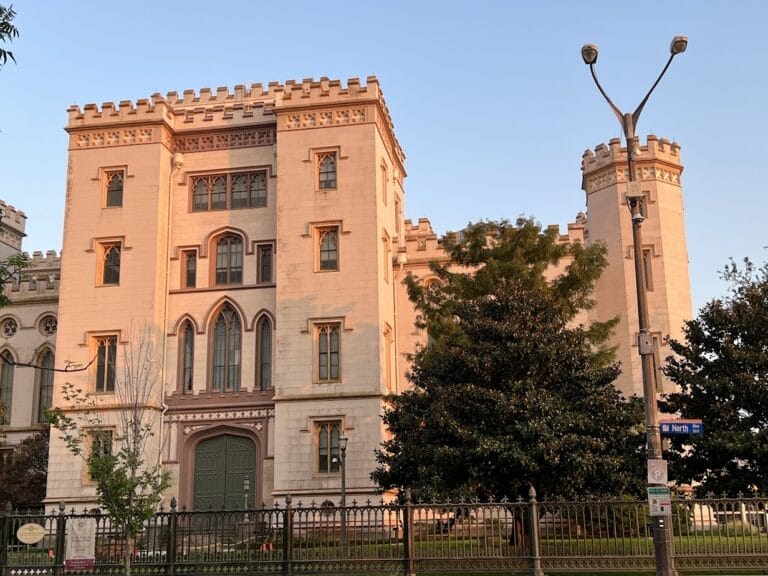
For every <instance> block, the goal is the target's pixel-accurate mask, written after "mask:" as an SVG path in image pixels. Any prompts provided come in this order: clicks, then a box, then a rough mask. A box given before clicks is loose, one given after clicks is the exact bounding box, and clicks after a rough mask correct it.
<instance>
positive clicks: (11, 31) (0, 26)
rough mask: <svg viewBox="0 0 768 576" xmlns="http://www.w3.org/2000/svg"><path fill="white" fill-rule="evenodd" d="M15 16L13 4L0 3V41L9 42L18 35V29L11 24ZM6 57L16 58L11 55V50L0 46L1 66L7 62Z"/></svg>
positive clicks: (14, 59)
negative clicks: (4, 4)
mask: <svg viewBox="0 0 768 576" xmlns="http://www.w3.org/2000/svg"><path fill="white" fill-rule="evenodd" d="M15 17H16V12H14V10H13V6H7V7H6V6H3V5H2V4H0V42H2V43H3V44H5V43H6V42H10V41H11V40H13V39H14V38H18V37H19V30H18V28H16V26H14V25H13V19H14V18H15ZM8 58H10V59H11V60H13V61H14V62H16V58H14V57H13V52H11V51H10V50H6V49H5V48H0V66H3V65H4V64H5V63H6V62H8Z"/></svg>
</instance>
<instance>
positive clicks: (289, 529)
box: [283, 494, 293, 574]
mask: <svg viewBox="0 0 768 576" xmlns="http://www.w3.org/2000/svg"><path fill="white" fill-rule="evenodd" d="M283 514H284V515H283V574H291V572H292V569H293V567H292V566H291V556H292V555H293V509H292V508H291V495H290V494H288V495H286V497H285V512H284V513H283Z"/></svg>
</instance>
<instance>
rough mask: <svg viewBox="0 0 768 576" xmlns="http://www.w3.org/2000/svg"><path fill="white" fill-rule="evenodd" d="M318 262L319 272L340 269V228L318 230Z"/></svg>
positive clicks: (330, 227)
mask: <svg viewBox="0 0 768 576" xmlns="http://www.w3.org/2000/svg"><path fill="white" fill-rule="evenodd" d="M317 249H318V253H317V262H318V264H319V266H318V269H319V270H338V269H339V227H338V226H329V227H325V228H318V229H317Z"/></svg>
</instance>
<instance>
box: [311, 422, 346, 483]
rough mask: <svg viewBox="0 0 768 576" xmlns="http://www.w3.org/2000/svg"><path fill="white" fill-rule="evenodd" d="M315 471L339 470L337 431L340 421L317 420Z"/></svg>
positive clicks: (334, 471)
mask: <svg viewBox="0 0 768 576" xmlns="http://www.w3.org/2000/svg"><path fill="white" fill-rule="evenodd" d="M315 426H316V434H317V471H318V472H319V473H320V474H335V473H337V472H339V464H340V462H341V460H340V458H339V436H340V433H339V431H340V430H341V422H339V421H338V420H334V421H331V422H317V423H316V424H315Z"/></svg>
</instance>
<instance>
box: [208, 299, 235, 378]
mask: <svg viewBox="0 0 768 576" xmlns="http://www.w3.org/2000/svg"><path fill="white" fill-rule="evenodd" d="M241 332H242V330H241V325H240V318H239V317H238V315H237V312H235V310H234V308H232V306H230V305H229V304H227V305H225V306H224V308H222V309H221V312H219V315H218V316H217V317H216V322H215V323H214V327H213V383H212V388H213V390H215V391H224V390H239V389H240V342H241Z"/></svg>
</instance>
